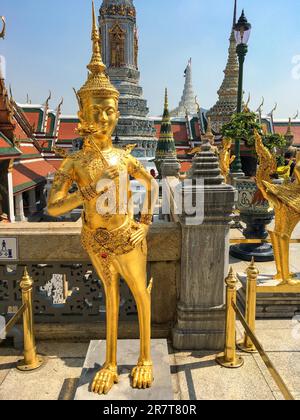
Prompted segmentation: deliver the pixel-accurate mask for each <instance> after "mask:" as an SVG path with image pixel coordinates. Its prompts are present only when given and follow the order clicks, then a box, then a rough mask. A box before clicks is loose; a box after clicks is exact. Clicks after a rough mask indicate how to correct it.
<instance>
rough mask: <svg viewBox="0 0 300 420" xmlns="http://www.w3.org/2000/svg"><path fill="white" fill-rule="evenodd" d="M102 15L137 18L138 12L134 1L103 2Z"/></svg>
mask: <svg viewBox="0 0 300 420" xmlns="http://www.w3.org/2000/svg"><path fill="white" fill-rule="evenodd" d="M100 14H101V16H105V15H108V16H109V15H112V16H114V15H119V16H124V17H125V16H126V17H135V16H136V11H135V7H134V4H133V1H132V0H103V3H102V5H101V8H100Z"/></svg>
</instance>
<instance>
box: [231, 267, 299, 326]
mask: <svg viewBox="0 0 300 420" xmlns="http://www.w3.org/2000/svg"><path fill="white" fill-rule="evenodd" d="M274 274H275V273H274ZM238 279H239V280H240V282H241V283H242V287H241V288H240V289H239V290H238V303H239V306H240V307H241V309H242V310H243V311H244V310H245V305H246V290H247V276H246V275H245V274H243V273H239V274H238ZM299 280H300V279H299ZM277 284H278V281H277V280H273V276H271V275H260V276H259V277H258V283H257V285H258V293H257V306H256V319H291V320H292V319H293V318H294V317H295V316H297V315H299V314H300V294H299V293H267V294H266V293H259V287H264V286H276V285H277Z"/></svg>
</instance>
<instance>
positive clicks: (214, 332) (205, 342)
mask: <svg viewBox="0 0 300 420" xmlns="http://www.w3.org/2000/svg"><path fill="white" fill-rule="evenodd" d="M224 327H225V309H224V308H223V307H222V308H211V309H199V308H198V309H197V308H185V309H183V308H179V309H178V323H177V325H176V327H175V328H174V330H173V346H174V348H175V349H177V350H216V351H218V350H223V349H224V342H225V333H224Z"/></svg>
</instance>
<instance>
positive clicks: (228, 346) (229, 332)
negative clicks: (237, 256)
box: [216, 267, 244, 368]
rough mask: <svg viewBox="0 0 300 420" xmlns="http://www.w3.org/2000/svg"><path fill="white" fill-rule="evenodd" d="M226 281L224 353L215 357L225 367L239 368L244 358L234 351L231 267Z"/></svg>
mask: <svg viewBox="0 0 300 420" xmlns="http://www.w3.org/2000/svg"><path fill="white" fill-rule="evenodd" d="M225 282H226V335H225V349H224V353H222V354H221V355H219V356H218V357H217V358H216V362H217V363H218V364H219V365H221V366H223V367H226V368H239V367H241V366H243V364H244V360H243V359H242V357H240V356H238V355H237V353H236V312H235V310H234V308H233V306H232V303H234V304H236V296H237V279H236V277H235V275H234V273H233V269H232V267H231V269H230V272H229V275H228V277H227V278H226V280H225Z"/></svg>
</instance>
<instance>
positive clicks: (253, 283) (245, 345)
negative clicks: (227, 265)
mask: <svg viewBox="0 0 300 420" xmlns="http://www.w3.org/2000/svg"><path fill="white" fill-rule="evenodd" d="M258 275H259V271H258V269H257V267H256V266H255V261H254V258H253V259H252V262H251V264H250V266H249V267H248V269H247V296H246V316H245V318H246V321H247V324H248V325H249V327H250V328H251V330H252V331H253V333H255V329H256V295H257V279H258ZM238 348H239V349H240V350H241V351H243V352H245V353H257V349H256V347H255V345H254V344H253V342H252V341H251V339H250V337H249V335H248V334H247V332H245V336H244V340H243V341H242V342H240V343H238Z"/></svg>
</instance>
